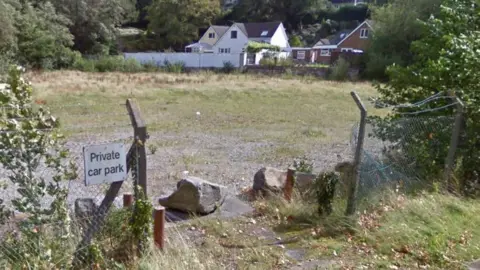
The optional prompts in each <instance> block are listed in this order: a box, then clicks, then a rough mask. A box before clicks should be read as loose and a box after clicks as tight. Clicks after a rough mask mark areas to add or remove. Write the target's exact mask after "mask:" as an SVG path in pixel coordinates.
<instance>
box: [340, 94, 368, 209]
mask: <svg viewBox="0 0 480 270" xmlns="http://www.w3.org/2000/svg"><path fill="white" fill-rule="evenodd" d="M350 94H351V95H352V98H353V100H354V101H355V103H356V104H357V106H358V109H360V127H359V130H358V140H357V147H356V149H355V157H354V160H353V179H352V183H349V184H350V186H349V187H348V201H347V209H346V211H345V214H346V215H347V216H350V215H353V214H354V213H355V210H356V207H357V205H356V204H357V202H356V201H357V190H358V184H359V183H360V172H359V166H360V162H361V159H362V152H363V141H364V140H365V127H366V125H367V109H366V108H365V106H364V105H363V103H362V100H360V97H359V96H358V95H357V93H355V92H353V91H352V92H351V93H350Z"/></svg>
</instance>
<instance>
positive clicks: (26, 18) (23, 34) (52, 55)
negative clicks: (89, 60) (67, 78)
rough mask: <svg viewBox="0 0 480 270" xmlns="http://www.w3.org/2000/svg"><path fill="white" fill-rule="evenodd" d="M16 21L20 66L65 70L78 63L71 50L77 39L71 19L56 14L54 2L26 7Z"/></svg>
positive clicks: (26, 5) (27, 5)
mask: <svg viewBox="0 0 480 270" xmlns="http://www.w3.org/2000/svg"><path fill="white" fill-rule="evenodd" d="M17 16H19V17H18V18H17V19H16V29H17V46H18V58H17V60H18V61H19V62H20V64H23V65H28V66H31V67H33V68H47V69H51V68H64V67H68V66H70V65H71V64H72V63H73V62H74V60H75V54H74V53H73V52H72V51H71V49H70V47H71V46H72V45H73V36H72V35H71V34H70V32H69V30H68V25H69V23H70V22H69V20H68V19H67V18H65V17H64V16H62V15H59V14H57V13H56V11H55V8H54V7H53V5H52V4H51V3H50V2H46V3H45V4H43V3H41V4H38V7H36V8H35V7H34V6H33V5H32V4H28V3H27V4H25V5H24V6H23V8H22V11H21V13H19V14H18V15H17Z"/></svg>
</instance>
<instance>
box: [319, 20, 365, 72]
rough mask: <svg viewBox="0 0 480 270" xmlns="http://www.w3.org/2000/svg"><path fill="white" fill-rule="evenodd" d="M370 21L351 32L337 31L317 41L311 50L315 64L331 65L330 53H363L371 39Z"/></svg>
mask: <svg viewBox="0 0 480 270" xmlns="http://www.w3.org/2000/svg"><path fill="white" fill-rule="evenodd" d="M372 31H373V30H372V21H370V20H366V21H364V22H363V23H361V24H360V25H359V26H357V28H355V29H353V30H343V31H339V32H338V33H336V34H335V35H333V36H330V37H328V38H325V39H321V40H320V41H318V42H317V43H316V44H315V45H314V46H313V47H312V50H311V53H312V54H314V55H316V57H315V62H317V63H323V64H331V56H332V52H353V53H363V52H364V51H365V50H366V49H367V48H368V43H369V40H370V38H371V34H370V33H371V32H372Z"/></svg>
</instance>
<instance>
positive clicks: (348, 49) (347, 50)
mask: <svg viewBox="0 0 480 270" xmlns="http://www.w3.org/2000/svg"><path fill="white" fill-rule="evenodd" d="M351 51H353V49H352V48H342V49H341V52H351Z"/></svg>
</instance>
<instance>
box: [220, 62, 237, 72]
mask: <svg viewBox="0 0 480 270" xmlns="http://www.w3.org/2000/svg"><path fill="white" fill-rule="evenodd" d="M234 71H235V66H234V65H233V64H232V62H230V61H226V62H223V67H222V72H223V73H233V72H234Z"/></svg>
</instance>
